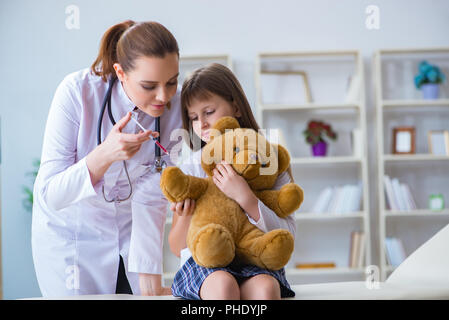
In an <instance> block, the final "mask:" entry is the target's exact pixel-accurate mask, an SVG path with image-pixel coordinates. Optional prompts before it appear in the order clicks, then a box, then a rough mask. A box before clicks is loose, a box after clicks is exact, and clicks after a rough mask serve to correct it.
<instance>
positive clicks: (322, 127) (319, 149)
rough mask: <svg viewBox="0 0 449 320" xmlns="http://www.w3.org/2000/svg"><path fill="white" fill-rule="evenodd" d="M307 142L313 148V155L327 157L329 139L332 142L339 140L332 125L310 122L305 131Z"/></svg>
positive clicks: (315, 121)
mask: <svg viewBox="0 0 449 320" xmlns="http://www.w3.org/2000/svg"><path fill="white" fill-rule="evenodd" d="M303 134H304V136H305V138H306V142H307V143H308V144H310V145H311V146H312V154H313V156H315V157H322V156H325V155H326V153H327V142H326V140H325V139H324V138H325V137H327V138H328V139H330V140H334V141H335V140H337V133H336V132H335V131H333V130H332V127H331V125H329V124H327V123H325V122H323V121H317V120H311V121H309V124H308V125H307V129H306V130H304V131H303Z"/></svg>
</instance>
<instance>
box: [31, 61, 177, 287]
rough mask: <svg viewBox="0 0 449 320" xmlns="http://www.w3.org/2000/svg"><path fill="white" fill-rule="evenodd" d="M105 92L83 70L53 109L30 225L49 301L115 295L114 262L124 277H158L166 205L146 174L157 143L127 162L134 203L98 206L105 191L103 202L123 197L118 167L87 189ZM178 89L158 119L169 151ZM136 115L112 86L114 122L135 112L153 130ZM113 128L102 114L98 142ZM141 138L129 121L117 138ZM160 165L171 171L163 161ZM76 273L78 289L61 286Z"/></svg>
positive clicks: (59, 93) (153, 176) (154, 178)
mask: <svg viewBox="0 0 449 320" xmlns="http://www.w3.org/2000/svg"><path fill="white" fill-rule="evenodd" d="M107 88H108V83H105V82H103V81H102V80H101V78H100V77H98V76H96V75H93V74H92V73H91V72H90V70H89V69H83V70H81V71H78V72H74V73H72V74H69V75H68V76H66V77H65V78H64V80H63V81H62V82H61V84H60V85H59V86H58V88H57V90H56V93H55V95H54V98H53V101H52V104H51V107H50V111H49V115H48V120H47V124H46V128H45V135H44V142H43V148H42V158H41V167H40V169H39V173H38V176H37V178H36V181H35V184H34V205H33V221H32V249H33V259H34V263H35V269H36V274H37V278H38V282H39V285H40V288H41V291H42V293H43V294H44V295H46V296H51V295H59V296H61V295H69V294H100V293H114V292H115V285H116V279H117V270H118V262H119V254H120V255H122V256H123V258H124V262H125V268H126V269H127V271H128V272H135V273H151V274H161V273H162V252H163V251H162V245H163V230H164V225H165V218H166V212H167V210H166V208H167V200H166V199H165V197H164V196H163V194H162V192H161V190H160V185H159V181H160V173H152V172H151V171H150V169H151V164H152V163H153V161H154V148H155V143H154V142H153V141H147V142H145V143H143V144H142V145H141V148H140V150H139V151H138V152H137V153H136V154H135V155H134V156H133V158H132V159H130V160H127V161H126V163H127V168H128V173H129V176H130V179H131V182H132V187H133V194H132V197H131V199H129V200H127V201H123V202H121V203H115V202H113V203H107V202H106V201H105V200H104V199H103V193H102V186H104V191H105V192H104V193H105V195H106V197H107V198H108V199H113V198H115V197H119V198H120V199H123V198H125V197H126V196H127V195H128V193H129V185H128V180H127V177H126V175H125V172H124V168H123V161H116V162H114V163H113V164H112V165H111V166H110V168H109V169H108V170H107V172H106V173H105V175H104V177H103V178H102V179H101V180H100V181H99V182H98V183H97V184H96V185H92V183H91V179H90V174H89V170H88V168H87V165H86V156H87V155H88V154H89V153H90V152H91V151H92V150H93V149H94V148H95V147H96V146H97V121H98V117H99V114H100V110H101V105H102V102H103V98H104V96H105V93H106V90H107ZM179 89H180V88H178V91H177V93H176V95H175V96H174V97H173V99H172V100H171V108H170V109H167V108H166V109H165V111H164V113H163V115H162V116H161V117H160V128H161V132H160V137H161V144H162V145H163V146H165V147H166V148H167V149H168V150H169V151H170V150H171V149H172V148H173V146H174V145H175V144H176V143H177V142H176V141H175V142H172V141H170V133H171V131H172V130H174V129H177V128H181V127H182V120H181V110H180V90H179ZM134 108H135V106H134V104H133V103H132V101H131V100H130V99H129V98H128V96H127V95H126V93H125V91H124V89H123V87H122V84H121V82H120V81H119V80H117V81H116V82H115V85H114V88H113V90H112V97H111V110H112V114H113V116H114V118H115V121H116V122H118V121H119V120H120V119H121V118H123V117H124V116H125V115H126V113H127V112H128V111H132V113H133V116H135V117H137V118H138V121H139V122H140V123H141V124H142V125H143V126H144V127H145V128H147V129H150V130H154V122H155V118H153V117H151V116H149V115H147V114H145V113H143V112H142V111H140V110H135V111H134ZM112 127H113V125H112V123H111V121H110V120H109V117H108V112H107V110H106V111H105V114H104V117H103V121H102V130H101V136H102V141H104V139H105V138H106V137H107V135H108V133H109V132H110V130H111V128H112ZM139 130H140V128H139V127H138V126H137V125H136V124H135V122H133V121H130V122H129V123H128V124H127V125H126V126H125V128H124V129H123V130H122V132H127V133H135V132H138V131H139ZM161 154H162V155H163V152H162V153H161ZM162 158H163V159H164V160H165V161H166V162H167V164H168V165H174V164H173V163H171V161H170V159H169V157H168V156H163V157H162ZM73 266H74V268H75V269H76V268H78V269H76V270H79V274H78V278H79V279H75V280H79V285H78V286H77V285H75V286H70V285H67V284H66V283H65V282H64V280H67V279H68V273H69V272H68V271H67V270H69V271H70V270H72V269H73ZM70 268H72V269H70ZM75 275H76V274H75ZM127 275H128V279H129V281H130V284H131V287H132V289H133V292H134V293H138V292H140V291H139V285H138V277H137V274H129V273H128V274H127ZM75 284H77V283H76V281H75ZM68 287H69V288H68ZM71 287H74V288H71ZM76 287H79V288H76Z"/></svg>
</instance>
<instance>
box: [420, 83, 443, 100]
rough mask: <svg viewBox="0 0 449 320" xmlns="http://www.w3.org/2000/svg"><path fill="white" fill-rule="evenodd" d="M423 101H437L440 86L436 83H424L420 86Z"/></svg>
mask: <svg viewBox="0 0 449 320" xmlns="http://www.w3.org/2000/svg"><path fill="white" fill-rule="evenodd" d="M421 89H422V96H423V99H426V100H433V99H438V96H439V95H440V85H439V84H437V83H424V84H423V85H422V86H421Z"/></svg>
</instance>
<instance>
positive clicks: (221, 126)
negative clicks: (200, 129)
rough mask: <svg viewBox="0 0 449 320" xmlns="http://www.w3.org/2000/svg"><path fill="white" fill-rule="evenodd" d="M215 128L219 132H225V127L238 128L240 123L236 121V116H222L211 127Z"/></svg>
mask: <svg viewBox="0 0 449 320" xmlns="http://www.w3.org/2000/svg"><path fill="white" fill-rule="evenodd" d="M212 128H213V129H215V130H218V131H220V132H221V134H223V133H225V131H226V129H237V128H240V124H239V122H238V121H237V119H236V118H233V117H223V118H220V119H218V120H217V122H215V124H214V126H213V127H212Z"/></svg>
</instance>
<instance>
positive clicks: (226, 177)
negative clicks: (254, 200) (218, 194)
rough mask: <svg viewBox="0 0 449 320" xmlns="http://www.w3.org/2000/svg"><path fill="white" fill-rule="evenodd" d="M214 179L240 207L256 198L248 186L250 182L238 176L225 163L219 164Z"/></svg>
mask: <svg viewBox="0 0 449 320" xmlns="http://www.w3.org/2000/svg"><path fill="white" fill-rule="evenodd" d="M212 172H213V174H214V175H213V176H212V179H213V181H214V183H215V185H216V186H217V187H218V188H219V189H220V190H221V191H222V192H223V193H224V194H225V195H226V196H228V197H229V198H231V199H233V200H235V201H236V202H237V203H239V204H240V205H241V204H242V203H243V202H245V201H246V200H247V199H248V198H249V197H252V196H254V193H253V191H252V190H251V188H250V187H249V186H248V182H246V180H245V179H244V178H243V177H242V176H240V175H239V174H237V173H236V172H235V170H234V168H232V166H231V165H230V164H228V163H226V162H225V161H222V162H220V163H219V164H217V166H216V167H215V169H214V170H213V171H212Z"/></svg>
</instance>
